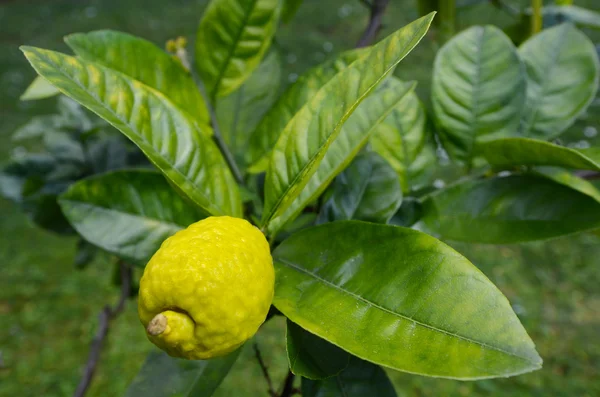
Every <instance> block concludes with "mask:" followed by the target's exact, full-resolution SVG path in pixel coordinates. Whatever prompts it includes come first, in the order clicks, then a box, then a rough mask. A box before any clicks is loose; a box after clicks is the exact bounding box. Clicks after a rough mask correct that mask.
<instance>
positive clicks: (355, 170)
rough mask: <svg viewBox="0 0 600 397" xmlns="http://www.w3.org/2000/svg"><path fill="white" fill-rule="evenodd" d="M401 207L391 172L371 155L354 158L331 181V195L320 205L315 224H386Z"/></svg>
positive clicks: (396, 179)
mask: <svg viewBox="0 0 600 397" xmlns="http://www.w3.org/2000/svg"><path fill="white" fill-rule="evenodd" d="M401 203H402V189H401V188H400V181H399V180H398V176H397V175H396V172H395V171H394V169H393V168H392V167H391V166H390V165H389V164H388V163H387V162H386V161H385V160H384V159H383V158H381V156H379V155H378V154H377V153H375V152H365V153H362V154H359V155H358V156H356V158H355V159H354V160H353V161H352V163H351V164H350V166H348V168H346V169H345V170H344V171H343V172H342V173H341V174H340V175H338V176H337V178H335V182H334V184H333V194H332V196H331V197H330V198H329V200H328V201H327V202H326V203H325V204H324V205H323V208H322V210H321V214H320V215H319V222H320V223H325V222H331V221H335V220H350V219H356V220H360V221H369V222H376V223H387V222H388V221H389V220H390V218H391V217H392V216H393V215H394V214H395V213H396V211H397V210H398V208H399V207H400V204H401Z"/></svg>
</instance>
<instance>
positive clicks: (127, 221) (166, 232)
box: [59, 170, 203, 266]
mask: <svg viewBox="0 0 600 397" xmlns="http://www.w3.org/2000/svg"><path fill="white" fill-rule="evenodd" d="M59 203H60V206H61V208H62V210H63V212H64V214H65V216H66V217H67V219H68V220H69V222H70V223H71V225H73V227H74V228H75V229H76V230H77V232H78V233H79V234H81V235H82V236H83V238H85V239H86V240H87V241H89V242H90V243H92V244H94V245H96V246H98V247H100V248H102V249H104V250H106V251H108V252H111V253H113V254H115V255H117V256H119V257H121V258H123V259H125V260H127V261H131V262H133V263H136V264H138V265H142V266H143V265H145V264H146V262H147V261H148V260H149V259H150V257H151V256H152V255H154V252H156V250H158V248H159V247H160V245H161V244H162V242H163V241H164V240H165V239H166V238H167V237H169V236H171V235H173V234H174V233H175V232H177V231H179V230H180V229H183V228H185V227H187V226H188V225H190V224H191V223H194V222H196V221H198V220H199V219H201V218H203V214H202V213H201V212H200V211H198V209H197V208H196V207H194V206H193V205H191V204H189V203H188V202H186V201H185V200H184V199H183V198H181V197H180V196H178V195H177V193H176V192H175V191H174V190H173V189H172V188H171V186H170V185H169V184H168V182H167V181H166V180H165V179H164V178H163V176H162V175H160V174H159V173H157V172H152V171H143V170H136V171H116V172H112V173H107V174H102V175H97V176H94V177H91V178H87V179H83V180H81V181H79V182H77V183H75V184H73V185H71V186H70V187H69V189H68V190H67V192H66V193H64V194H63V195H62V196H61V197H60V199H59Z"/></svg>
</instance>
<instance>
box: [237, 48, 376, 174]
mask: <svg viewBox="0 0 600 397" xmlns="http://www.w3.org/2000/svg"><path fill="white" fill-rule="evenodd" d="M368 51H369V48H360V49H356V50H350V51H346V52H344V53H342V54H341V55H340V56H338V57H337V58H335V59H332V60H330V61H327V62H325V63H323V64H322V65H319V66H317V67H315V68H312V69H311V70H309V71H308V72H306V73H304V74H303V75H302V76H300V78H299V79H298V80H297V81H296V82H295V83H294V84H292V85H291V86H289V87H288V89H287V90H286V91H285V92H284V93H283V94H282V95H281V96H280V97H279V99H278V100H277V102H276V103H275V104H274V105H273V107H272V108H271V109H270V110H269V112H268V113H267V114H266V115H265V117H264V118H263V119H262V120H261V122H260V124H259V125H258V126H257V128H256V129H255V130H254V133H253V134H252V135H251V137H250V145H249V148H248V149H249V150H248V154H247V163H248V164H250V165H251V167H250V169H249V171H250V172H254V173H258V172H262V171H265V170H266V169H267V167H268V164H269V155H270V153H271V150H272V149H273V146H274V145H275V142H277V138H279V135H280V134H281V132H282V131H283V129H284V128H285V126H286V125H287V123H289V121H290V120H291V119H292V117H294V115H295V114H296V113H297V112H298V110H300V109H301V108H302V106H304V105H305V104H306V102H308V100H309V98H312V97H313V96H314V95H315V94H316V93H317V91H319V89H320V88H321V87H323V86H324V85H325V84H326V83H327V82H328V81H329V80H331V79H332V78H333V77H334V76H335V75H336V74H338V73H339V72H340V71H342V70H344V69H345V68H347V67H348V65H350V64H351V63H352V62H354V61H356V60H357V59H358V58H360V57H362V56H364V55H366V54H367V53H368Z"/></svg>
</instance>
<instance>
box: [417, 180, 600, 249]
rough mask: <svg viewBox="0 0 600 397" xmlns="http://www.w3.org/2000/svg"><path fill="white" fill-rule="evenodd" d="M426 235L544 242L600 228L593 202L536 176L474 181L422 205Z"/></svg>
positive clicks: (498, 241)
mask: <svg viewBox="0 0 600 397" xmlns="http://www.w3.org/2000/svg"><path fill="white" fill-rule="evenodd" d="M423 212H424V216H423V221H424V222H425V225H426V227H427V229H428V230H431V231H432V232H434V233H436V234H439V235H440V236H441V237H443V238H447V239H450V240H460V241H471V242H481V243H492V244H505V243H518V242H523V241H534V240H543V239H548V238H552V237H558V236H564V235H567V234H572V233H577V232H583V231H587V230H592V229H595V228H598V227H600V204H599V203H598V202H597V201H595V200H594V199H593V198H591V197H589V196H587V195H585V194H582V193H580V192H578V191H576V190H573V189H570V188H568V187H566V186H564V185H561V184H558V183H555V182H553V181H551V180H548V179H547V178H542V177H536V176H531V175H528V176H509V177H506V178H491V179H487V180H472V181H468V182H464V183H459V184H456V185H454V186H450V187H448V188H446V189H442V190H440V191H438V192H436V193H434V194H432V195H430V196H429V197H428V198H427V199H426V200H425V201H424V202H423Z"/></svg>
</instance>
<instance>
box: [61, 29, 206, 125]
mask: <svg viewBox="0 0 600 397" xmlns="http://www.w3.org/2000/svg"><path fill="white" fill-rule="evenodd" d="M65 42H66V43H67V45H68V46H69V47H71V49H72V50H73V51H74V52H75V54H77V55H78V56H79V57H81V58H82V59H84V60H86V61H90V62H96V63H99V64H101V65H104V66H106V67H108V68H111V69H114V70H116V71H119V72H121V73H124V74H126V75H128V76H130V77H131V78H133V79H134V80H138V81H139V82H141V83H143V84H145V85H147V86H148V87H152V88H154V89H155V90H158V91H160V92H161V93H162V94H164V95H165V96H166V97H167V98H169V100H170V101H171V102H173V103H174V104H175V105H177V106H178V107H180V108H181V109H183V110H185V111H187V112H188V113H189V114H190V115H191V116H193V117H195V118H196V119H197V120H199V121H200V122H203V123H204V124H208V123H209V121H210V119H209V116H208V109H207V108H206V103H205V102H204V98H202V95H201V94H200V91H199V90H198V89H197V88H196V85H195V84H194V80H193V78H192V76H191V75H190V73H189V72H188V71H187V70H186V69H185V68H184V67H183V65H181V63H180V62H179V61H178V60H177V59H176V58H174V57H173V56H171V55H170V54H167V53H166V52H165V51H163V50H162V49H161V48H159V47H157V46H156V45H154V44H153V43H151V42H149V41H147V40H144V39H142V38H139V37H136V36H132V35H129V34H126V33H121V32H116V31H112V30H98V31H95V32H90V33H75V34H70V35H68V36H66V37H65Z"/></svg>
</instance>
